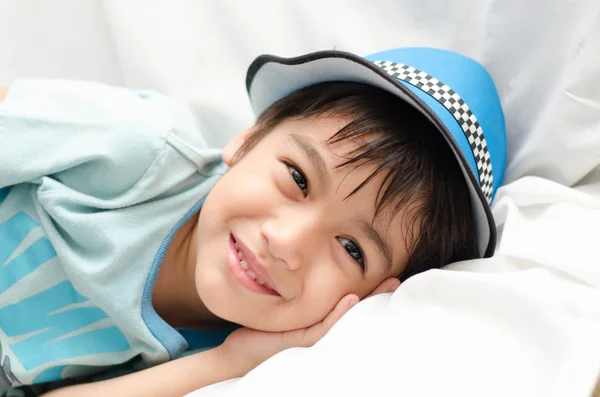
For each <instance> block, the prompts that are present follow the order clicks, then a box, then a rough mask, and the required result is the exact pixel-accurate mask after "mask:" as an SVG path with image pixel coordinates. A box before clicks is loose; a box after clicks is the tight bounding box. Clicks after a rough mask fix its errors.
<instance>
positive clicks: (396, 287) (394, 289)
mask: <svg viewBox="0 0 600 397" xmlns="http://www.w3.org/2000/svg"><path fill="white" fill-rule="evenodd" d="M400 284H401V282H400V281H398V284H396V286H395V287H392V288H393V289H392V291H396V290H397V289H398V287H399V286H400Z"/></svg>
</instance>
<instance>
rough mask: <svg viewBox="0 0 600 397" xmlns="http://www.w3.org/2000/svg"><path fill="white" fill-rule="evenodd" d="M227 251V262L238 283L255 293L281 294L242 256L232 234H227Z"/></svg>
mask: <svg viewBox="0 0 600 397" xmlns="http://www.w3.org/2000/svg"><path fill="white" fill-rule="evenodd" d="M228 251H229V252H228V255H227V263H228V265H229V268H230V270H231V272H232V273H233V275H234V276H235V278H236V279H237V280H238V282H239V283H240V284H242V285H243V286H244V287H246V289H249V290H250V291H252V292H255V293H259V294H265V295H273V296H281V295H280V294H279V293H278V292H277V291H276V290H275V288H274V287H273V286H272V285H271V284H270V283H269V282H268V281H267V280H265V279H264V278H262V277H261V276H260V275H259V274H258V272H257V271H256V270H255V269H253V268H252V266H251V265H250V264H249V263H248V261H247V260H246V259H245V258H244V254H243V253H242V251H241V249H240V248H239V245H238V243H237V241H236V239H235V237H234V236H233V235H232V234H230V235H229V250H228Z"/></svg>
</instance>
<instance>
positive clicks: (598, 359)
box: [0, 0, 600, 397]
mask: <svg viewBox="0 0 600 397" xmlns="http://www.w3.org/2000/svg"><path fill="white" fill-rule="evenodd" d="M334 46H336V48H338V49H341V50H348V51H352V52H356V53H359V54H369V53H373V52H376V51H380V50H384V49H387V48H392V47H399V46H435V47H440V48H446V49H450V50H454V51H458V52H461V53H463V54H465V55H468V56H471V57H473V58H475V59H477V60H478V61H479V62H481V63H482V64H483V65H484V66H486V68H487V69H488V70H489V71H490V73H491V74H492V76H493V78H494V80H495V81H496V84H497V87H498V90H499V93H500V97H501V100H502V103H503V107H504V110H505V116H506V123H507V131H508V148H509V153H508V168H507V172H506V177H505V186H504V187H503V188H501V190H500V191H499V193H498V195H497V197H496V199H495V202H494V206H493V211H494V215H495V217H496V220H497V224H498V229H499V236H500V241H499V244H498V249H497V254H496V256H495V257H494V258H491V259H487V260H478V261H470V262H463V263H458V264H453V265H451V266H450V267H449V268H448V269H446V270H438V271H430V272H427V273H425V274H421V275H419V276H416V277H413V278H411V279H410V280H409V281H407V282H406V283H405V284H404V285H403V286H402V287H401V288H399V289H398V290H397V292H396V293H394V294H393V295H387V296H380V297H375V298H372V299H369V300H366V301H364V302H361V303H360V304H359V305H357V306H356V307H355V308H353V309H352V310H351V312H350V313H348V315H346V316H345V317H344V318H343V319H342V320H341V321H340V322H339V323H338V324H337V325H336V326H335V327H334V328H333V329H332V330H331V332H330V333H329V334H328V335H327V336H326V337H325V338H324V339H323V340H321V341H320V342H319V343H317V344H316V345H315V346H314V347H312V348H310V349H291V350H288V351H285V352H282V353H281V354H279V355H277V356H275V357H273V358H272V359H270V360H268V361H267V362H265V363H264V364H263V365H261V366H259V367H258V368H257V369H256V370H254V371H252V372H251V373H250V374H248V375H247V376H245V377H244V378H242V379H239V380H233V381H228V382H224V383H221V384H218V385H215V386H211V387H208V388H204V389H202V390H199V391H197V392H194V393H192V394H191V395H190V396H193V397H206V396H230V395H241V396H248V395H250V396H254V395H259V394H260V395H265V396H269V395H273V396H275V395H277V396H279V395H286V396H290V395H318V396H321V395H336V396H337V395H363V396H364V395H368V396H370V395H392V394H393V395H401V396H402V395H404V396H411V397H413V396H438V395H451V396H455V395H456V396H503V397H504V396H569V397H579V396H582V397H584V396H585V397H587V396H591V393H592V390H593V388H594V385H595V383H596V381H597V379H598V375H599V374H600V266H599V262H600V259H599V252H598V251H599V250H598V247H599V246H600V227H599V224H600V2H598V1H597V0H579V1H568V2H567V1H564V0H529V1H523V0H454V1H442V0H420V1H415V0H389V1H384V0H370V1H364V0H352V1H342V0H330V1H325V0H304V1H303V0H293V1H291V0H288V1H278V0H273V1H269V0H254V1H243V0H239V1H234V0H228V1H223V0H221V1H208V0H207V1H195V0H177V1H176V0H165V1H142V0H136V1H132V0H130V1H127V2H123V1H117V0H105V1H100V0H88V1H80V0H54V1H52V2H44V1H34V0H0V85H6V84H9V83H10V81H11V80H12V79H14V78H16V77H20V76H33V77H64V78H77V79H89V80H96V81H102V82H106V83H110V84H118V85H125V86H128V87H131V88H154V89H157V90H159V91H162V92H163V93H165V94H167V95H170V96H173V97H175V98H177V99H178V100H180V101H181V102H182V103H184V104H186V105H187V106H188V107H189V108H190V110H191V111H192V112H194V114H195V115H196V116H197V120H198V127H199V128H200V129H201V131H202V133H203V134H204V135H205V136H206V139H207V141H208V142H210V143H211V144H212V145H214V146H222V145H223V144H224V143H225V142H226V141H227V139H228V138H229V137H230V136H232V135H233V134H234V133H235V132H237V131H238V130H240V129H241V128H245V127H247V126H249V125H250V124H251V123H252V120H253V116H252V114H251V110H250V106H249V103H248V101H247V98H246V94H245V87H244V77H245V71H246V67H247V66H248V64H249V63H250V62H251V61H252V59H254V57H256V56H257V55H259V54H262V53H273V54H277V55H283V56H293V55H299V54H302V53H306V52H310V51H316V50H322V49H332V48H333V47H334Z"/></svg>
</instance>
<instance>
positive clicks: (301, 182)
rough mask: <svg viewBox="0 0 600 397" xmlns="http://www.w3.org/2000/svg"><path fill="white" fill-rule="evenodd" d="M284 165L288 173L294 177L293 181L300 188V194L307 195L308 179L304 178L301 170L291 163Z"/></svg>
mask: <svg viewBox="0 0 600 397" xmlns="http://www.w3.org/2000/svg"><path fill="white" fill-rule="evenodd" d="M286 165H287V167H288V170H289V171H290V175H291V176H292V178H293V179H294V182H295V183H296V185H298V187H299V188H300V190H302V194H303V195H304V197H306V196H308V179H306V177H305V176H304V173H303V172H302V170H300V168H298V167H296V166H294V165H292V164H286Z"/></svg>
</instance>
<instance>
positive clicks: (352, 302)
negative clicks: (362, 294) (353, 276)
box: [348, 297, 358, 309]
mask: <svg viewBox="0 0 600 397" xmlns="http://www.w3.org/2000/svg"><path fill="white" fill-rule="evenodd" d="M357 303H358V298H356V297H354V298H352V299H350V303H349V304H348V309H352V306H354V305H356V304H357Z"/></svg>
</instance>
